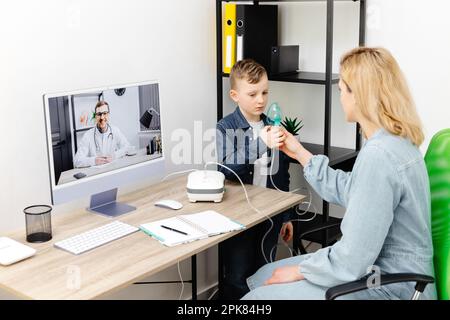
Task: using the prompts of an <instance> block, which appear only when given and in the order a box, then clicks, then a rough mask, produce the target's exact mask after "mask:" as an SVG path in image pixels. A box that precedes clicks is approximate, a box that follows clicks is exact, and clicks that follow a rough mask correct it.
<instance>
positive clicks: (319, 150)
mask: <svg viewBox="0 0 450 320" xmlns="http://www.w3.org/2000/svg"><path fill="white" fill-rule="evenodd" d="M302 145H303V146H304V147H305V149H306V150H308V151H309V152H311V153H312V154H314V155H316V154H323V153H324V152H323V150H324V146H323V145H320V144H314V143H306V142H302ZM358 152H359V151H356V150H354V149H347V148H339V147H333V146H332V147H330V154H329V155H328V158H329V159H330V163H329V165H330V166H334V165H336V164H339V163H341V162H343V161H345V160H348V159H351V158H356V156H357V155H358ZM291 162H293V163H297V161H296V160H293V159H291Z"/></svg>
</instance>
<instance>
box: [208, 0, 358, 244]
mask: <svg viewBox="0 0 450 320" xmlns="http://www.w3.org/2000/svg"><path fill="white" fill-rule="evenodd" d="M335 1H353V2H359V3H360V8H359V9H360V10H359V43H358V44H359V45H360V46H363V45H364V44H365V17H366V0H278V1H274V0H271V1H264V0H260V1H253V5H259V3H264V4H282V3H283V2H289V3H293V2H299V3H300V2H326V7H327V15H326V21H325V22H326V54H325V73H319V72H299V73H297V74H294V75H288V76H271V77H269V80H271V81H278V82H291V83H307V84H316V85H323V86H324V89H325V101H324V107H325V117H324V123H325V126H324V140H323V144H320V145H319V144H311V143H303V145H304V146H305V148H306V149H308V150H309V151H310V152H312V153H313V154H324V155H326V156H328V157H329V158H330V166H331V167H333V168H340V169H343V170H347V171H349V170H351V169H352V167H353V163H354V161H355V159H356V156H357V155H358V152H359V150H360V149H361V135H360V128H359V125H357V126H356V132H355V149H346V148H339V147H334V146H331V104H332V89H333V85H335V84H337V83H338V82H339V75H338V74H333V73H332V69H333V60H332V59H333V22H334V2H335ZM226 2H236V1H229V0H216V39H217V52H216V54H217V120H220V119H222V118H223V78H224V77H228V75H227V74H224V73H223V72H222V4H223V3H226ZM251 2H252V1H250V2H248V3H247V2H246V4H251ZM355 45H356V44H355ZM333 220H337V221H339V219H336V218H332V217H330V216H329V204H328V202H326V201H323V208H322V215H317V218H316V219H315V220H313V221H311V222H310V223H302V224H297V226H295V229H296V233H297V234H298V232H300V230H301V231H304V230H306V229H310V228H311V227H316V226H318V225H320V224H324V223H327V222H330V221H333ZM338 234H339V230H338V228H337V229H336V230H331V231H321V232H320V235H319V236H318V235H314V236H311V238H308V239H307V240H312V241H315V242H320V243H321V244H322V246H327V245H329V244H330V243H331V242H332V241H334V240H335V239H336V237H337V235H338ZM296 240H297V243H294V247H298V241H299V239H296Z"/></svg>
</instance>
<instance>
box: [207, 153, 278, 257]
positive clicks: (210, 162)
mask: <svg viewBox="0 0 450 320" xmlns="http://www.w3.org/2000/svg"><path fill="white" fill-rule="evenodd" d="M211 164H215V165H218V166H220V167H222V168H225V169H227V170H229V171H230V172H232V173H233V174H234V175H235V176H236V178H238V180H239V182H240V183H241V185H242V188H244V193H245V198H246V199H247V202H248V204H249V206H250V208H252V209H253V210H255V211H256V212H257V213H259V214H262V215H264V216H265V217H266V218H267V219H268V220H269V221H270V224H271V225H270V228H269V230H268V231H267V232H266V234H265V235H264V237H263V240H262V241H261V252H262V254H263V257H264V260H265V261H266V263H269V260H267V257H266V253H265V252H264V238H265V237H266V235H267V234H268V233H269V232H270V230H272V228H273V221H272V218H270V217H269V216H268V215H266V214H265V213H262V212H261V211H259V210H258V209H257V208H256V207H255V206H254V205H253V204H252V203H251V202H250V199H249V197H248V193H247V189H246V188H245V185H244V183H243V182H242V180H241V178H240V177H239V176H238V174H237V173H236V172H234V171H233V170H232V169H230V168H228V167H227V166H225V165H223V164H221V163H218V162H214V161H209V162H207V163H206V164H205V167H204V168H205V169H206V167H207V166H208V165H211Z"/></svg>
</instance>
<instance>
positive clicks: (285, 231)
mask: <svg viewBox="0 0 450 320" xmlns="http://www.w3.org/2000/svg"><path fill="white" fill-rule="evenodd" d="M280 234H281V237H282V238H283V241H284V242H288V241H290V240H292V236H293V234H294V226H293V225H292V222H290V221H289V222H286V223H284V224H283V226H282V227H281V231H280Z"/></svg>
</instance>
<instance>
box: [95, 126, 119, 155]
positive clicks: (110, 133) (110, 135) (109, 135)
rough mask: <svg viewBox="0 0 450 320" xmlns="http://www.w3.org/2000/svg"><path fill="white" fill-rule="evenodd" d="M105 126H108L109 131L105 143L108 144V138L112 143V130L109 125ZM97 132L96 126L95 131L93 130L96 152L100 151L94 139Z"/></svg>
mask: <svg viewBox="0 0 450 320" xmlns="http://www.w3.org/2000/svg"><path fill="white" fill-rule="evenodd" d="M107 126H108V129H109V131H110V132H109V134H108V137H106V141H107V142H109V138H110V137H111V141H113V140H114V135H113V132H112V128H111V126H110V125H109V123H108V124H107ZM97 131H98V128H97V126H96V127H95V130H94V143H95V150H96V151H97V152H99V151H100V146H99V145H98V142H97V139H95V136H96V133H97ZM108 146H109V143H108Z"/></svg>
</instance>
